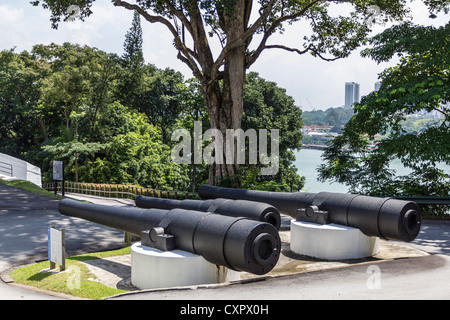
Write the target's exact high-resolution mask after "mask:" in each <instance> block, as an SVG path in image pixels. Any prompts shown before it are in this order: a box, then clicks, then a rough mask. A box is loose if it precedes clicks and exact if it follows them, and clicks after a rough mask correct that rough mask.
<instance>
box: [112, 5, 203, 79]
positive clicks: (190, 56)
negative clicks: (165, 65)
mask: <svg viewBox="0 0 450 320" xmlns="http://www.w3.org/2000/svg"><path fill="white" fill-rule="evenodd" d="M114 6H117V7H124V8H126V9H128V10H136V11H137V12H139V14H140V15H141V16H143V17H144V18H145V20H147V21H148V22H150V23H162V24H163V25H165V26H166V27H167V28H168V29H169V31H170V32H171V33H172V35H173V37H174V42H175V47H176V48H177V49H178V56H177V57H178V59H180V60H181V61H182V62H184V63H185V64H186V65H187V66H188V67H189V68H190V69H191V70H192V72H193V73H194V75H195V76H196V77H197V78H198V79H199V80H200V81H201V79H202V76H201V75H202V73H201V72H200V70H199V68H198V65H197V63H196V62H195V60H197V57H196V55H195V53H194V52H193V51H192V50H191V49H189V48H188V47H186V45H185V44H184V43H183V41H181V39H180V36H179V34H178V31H177V28H175V27H174V26H173V25H172V24H171V23H170V22H169V21H168V20H167V19H165V18H164V17H162V16H154V15H151V14H149V13H148V12H147V11H145V10H144V9H142V8H141V7H140V6H138V5H136V4H131V3H128V2H126V1H122V0H115V1H114ZM172 8H173V7H172ZM173 9H174V10H175V8H173ZM175 11H179V10H175ZM183 16H184V15H183ZM177 17H178V18H180V17H182V16H181V15H180V16H178V15H177ZM184 18H185V20H184V21H183V20H182V19H181V18H180V20H182V22H183V24H184V23H185V22H186V21H187V18H186V17H184ZM186 27H187V28H188V30H192V29H191V25H190V24H188V25H186ZM181 53H183V54H181ZM183 55H184V56H183ZM194 59H195V60H194Z"/></svg>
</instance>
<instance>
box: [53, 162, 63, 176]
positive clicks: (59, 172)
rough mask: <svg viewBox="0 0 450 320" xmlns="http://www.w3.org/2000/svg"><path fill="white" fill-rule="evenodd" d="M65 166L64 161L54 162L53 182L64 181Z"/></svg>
mask: <svg viewBox="0 0 450 320" xmlns="http://www.w3.org/2000/svg"><path fill="white" fill-rule="evenodd" d="M63 174H64V164H63V162H62V161H56V160H53V180H58V181H63V180H64V179H63Z"/></svg>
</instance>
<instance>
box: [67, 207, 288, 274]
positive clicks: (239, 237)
mask: <svg viewBox="0 0 450 320" xmlns="http://www.w3.org/2000/svg"><path fill="white" fill-rule="evenodd" d="M59 211H60V212H61V214H63V215H66V216H72V217H78V218H82V219H85V220H88V221H91V222H95V223H98V224H102V225H105V226H108V227H111V228H115V229H119V230H122V231H127V232H130V233H133V234H136V235H139V236H142V241H141V242H142V244H145V245H148V246H154V247H157V248H160V247H161V243H163V244H164V245H163V246H167V247H169V250H171V249H174V248H177V249H180V250H184V251H188V252H192V253H195V254H198V255H201V256H203V257H204V258H205V259H206V260H208V261H209V262H211V263H214V264H218V265H222V266H226V267H228V268H229V269H233V270H238V271H247V272H250V273H253V274H258V275H260V274H265V273H267V272H269V271H270V270H272V269H273V268H274V267H275V265H276V263H277V261H278V258H279V254H280V250H281V240H280V236H279V234H278V230H277V229H276V228H275V227H274V226H273V225H271V224H269V223H267V222H260V221H254V220H249V219H246V218H236V217H230V216H224V215H219V214H214V213H209V212H201V211H195V210H185V209H172V210H163V209H140V208H135V207H113V206H104V205H98V204H90V203H83V202H79V201H75V200H70V199H63V200H61V201H60V203H59ZM170 241H172V242H170ZM171 243H172V244H173V245H171ZM153 244H154V245H153Z"/></svg>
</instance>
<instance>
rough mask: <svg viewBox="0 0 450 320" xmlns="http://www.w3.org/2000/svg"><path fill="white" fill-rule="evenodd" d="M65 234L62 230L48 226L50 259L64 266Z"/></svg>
mask: <svg viewBox="0 0 450 320" xmlns="http://www.w3.org/2000/svg"><path fill="white" fill-rule="evenodd" d="M63 238H64V234H63V232H62V231H61V230H57V229H54V228H51V227H49V228H48V260H50V261H51V262H54V263H56V264H59V265H60V266H64V265H65V263H64V239H63Z"/></svg>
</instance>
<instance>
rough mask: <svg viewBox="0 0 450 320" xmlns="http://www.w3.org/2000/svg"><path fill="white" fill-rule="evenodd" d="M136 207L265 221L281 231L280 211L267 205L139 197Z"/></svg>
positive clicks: (253, 202) (240, 201)
mask: <svg viewBox="0 0 450 320" xmlns="http://www.w3.org/2000/svg"><path fill="white" fill-rule="evenodd" d="M135 203H136V206H137V207H140V208H151V209H166V210H171V209H177V208H178V209H187V210H196V211H203V212H211V213H216V214H222V215H225V216H230V217H236V218H237V217H243V218H247V219H251V220H256V221H263V222H267V223H270V224H272V225H273V226H274V227H275V228H277V229H280V225H281V217H280V213H279V212H278V210H277V209H276V208H275V207H274V206H271V205H270V204H267V203H262V202H255V201H247V200H230V199H210V200H204V201H203V200H191V199H186V200H174V199H163V198H153V197H145V196H137V197H136V200H135Z"/></svg>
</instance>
